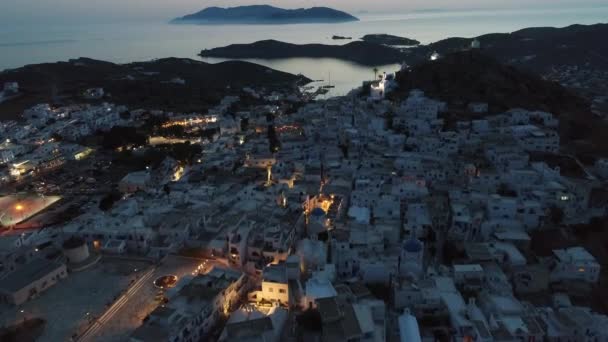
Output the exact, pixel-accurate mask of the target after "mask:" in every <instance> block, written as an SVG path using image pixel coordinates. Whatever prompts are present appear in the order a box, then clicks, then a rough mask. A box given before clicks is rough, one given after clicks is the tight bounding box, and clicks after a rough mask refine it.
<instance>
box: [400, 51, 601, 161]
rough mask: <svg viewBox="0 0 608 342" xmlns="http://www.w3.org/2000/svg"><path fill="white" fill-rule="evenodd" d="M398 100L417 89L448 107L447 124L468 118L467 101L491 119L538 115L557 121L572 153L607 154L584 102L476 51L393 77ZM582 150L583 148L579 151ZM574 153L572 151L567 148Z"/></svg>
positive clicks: (598, 122)
mask: <svg viewBox="0 0 608 342" xmlns="http://www.w3.org/2000/svg"><path fill="white" fill-rule="evenodd" d="M397 80H398V82H399V85H400V90H399V92H398V93H396V94H394V96H398V97H403V96H405V94H406V93H407V92H408V91H409V90H411V89H422V90H424V91H425V92H426V93H428V94H429V96H432V97H437V98H440V99H442V100H444V101H446V102H448V104H449V106H450V108H451V112H450V114H451V116H452V118H450V117H448V120H450V119H461V118H463V117H466V116H469V117H471V118H475V116H471V114H470V113H468V112H467V110H466V107H467V105H468V104H469V103H471V102H486V103H488V104H489V107H490V108H489V112H490V113H491V114H497V113H501V112H504V111H506V110H508V109H511V108H518V107H519V108H525V109H530V110H543V111H548V112H551V113H554V114H555V115H557V116H558V117H559V118H560V122H561V124H560V135H561V137H562V139H563V142H564V143H566V144H568V145H569V146H574V145H577V146H578V147H577V148H576V153H582V154H584V153H596V152H598V151H600V150H601V151H603V154H605V153H608V143H607V142H606V140H605V139H604V138H603V137H604V136H605V135H606V134H608V125H607V124H606V123H605V122H602V121H601V120H599V119H598V118H597V117H595V116H593V115H592V114H591V111H590V104H589V102H588V101H587V100H585V99H583V98H581V97H580V96H578V95H576V94H574V93H573V92H571V91H570V90H568V89H566V88H564V87H562V86H560V85H559V84H557V83H555V82H550V81H546V80H543V79H541V78H540V77H538V76H536V75H534V74H532V73H528V72H525V71H521V69H518V68H515V67H513V66H509V65H504V64H502V63H500V62H499V61H497V60H496V59H494V58H493V57H491V56H488V55H486V54H484V53H482V52H478V51H463V52H455V53H450V54H447V55H445V56H444V57H443V58H441V59H439V60H437V61H433V62H430V61H429V62H425V63H422V64H420V65H418V66H415V67H414V68H412V69H411V70H410V71H408V72H400V73H398V74H397ZM583 145H585V146H587V147H584V146H583ZM573 150H574V148H573Z"/></svg>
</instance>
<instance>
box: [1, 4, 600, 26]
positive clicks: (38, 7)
mask: <svg viewBox="0 0 608 342" xmlns="http://www.w3.org/2000/svg"><path fill="white" fill-rule="evenodd" d="M265 3H266V4H272V5H276V6H281V7H289V8H295V7H312V6H328V7H333V8H337V9H342V10H346V11H350V12H353V13H354V14H356V13H357V12H358V11H370V12H394V11H401V12H407V11H412V10H417V9H471V8H475V9H494V8H500V9H505V8H513V9H520V8H529V7H534V8H539V7H540V8H542V7H548V6H550V7H552V8H554V7H556V6H563V7H573V8H575V7H581V6H594V5H603V4H605V0H506V1H505V0H0V23H4V24H18V23H24V24H27V23H33V22H56V21H60V22H63V23H69V22H70V21H78V22H82V21H83V20H85V21H86V20H91V21H94V22H100V21H102V22H103V21H111V20H120V19H125V18H129V19H167V20H168V19H170V18H173V17H175V16H179V15H183V14H187V13H192V12H195V11H198V10H200V9H202V8H205V7H208V6H222V7H225V6H238V5H251V4H265ZM0 26H2V24H0Z"/></svg>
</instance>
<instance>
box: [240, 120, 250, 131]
mask: <svg viewBox="0 0 608 342" xmlns="http://www.w3.org/2000/svg"><path fill="white" fill-rule="evenodd" d="M247 130H249V118H242V119H241V132H247Z"/></svg>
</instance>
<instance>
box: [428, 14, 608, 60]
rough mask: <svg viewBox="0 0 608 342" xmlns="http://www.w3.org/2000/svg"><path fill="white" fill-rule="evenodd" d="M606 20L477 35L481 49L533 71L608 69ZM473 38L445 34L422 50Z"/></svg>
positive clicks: (443, 49)
mask: <svg viewBox="0 0 608 342" xmlns="http://www.w3.org/2000/svg"><path fill="white" fill-rule="evenodd" d="M607 36H608V24H596V25H572V26H568V27H564V28H553V27H536V28H526V29H523V30H519V31H515V32H513V33H493V34H486V35H483V36H479V37H477V38H476V39H478V40H479V41H480V43H481V48H482V50H483V51H484V53H486V54H488V55H491V56H494V57H495V58H497V59H498V60H499V61H501V62H504V63H509V64H513V65H517V66H520V67H523V68H526V69H530V70H534V71H537V72H546V71H547V70H550V69H551V68H552V67H555V66H559V65H579V66H582V65H588V66H590V67H594V68H597V69H601V70H608V44H606V42H605V41H606V37H607ZM473 39H474V38H448V39H445V40H441V41H438V42H436V43H433V44H430V45H428V46H427V47H426V49H425V50H426V52H427V53H428V52H432V51H437V52H439V53H441V54H446V53H450V52H454V51H459V50H462V49H465V48H468V47H470V46H471V42H472V41H473Z"/></svg>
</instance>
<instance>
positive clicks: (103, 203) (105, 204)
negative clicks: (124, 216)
mask: <svg viewBox="0 0 608 342" xmlns="http://www.w3.org/2000/svg"><path fill="white" fill-rule="evenodd" d="M120 198H121V195H120V193H119V192H111V193H109V194H107V195H106V196H104V197H103V198H102V199H101V200H100V201H99V209H101V210H103V211H108V210H110V209H112V206H113V205H114V203H116V202H117V201H118V200H120Z"/></svg>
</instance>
